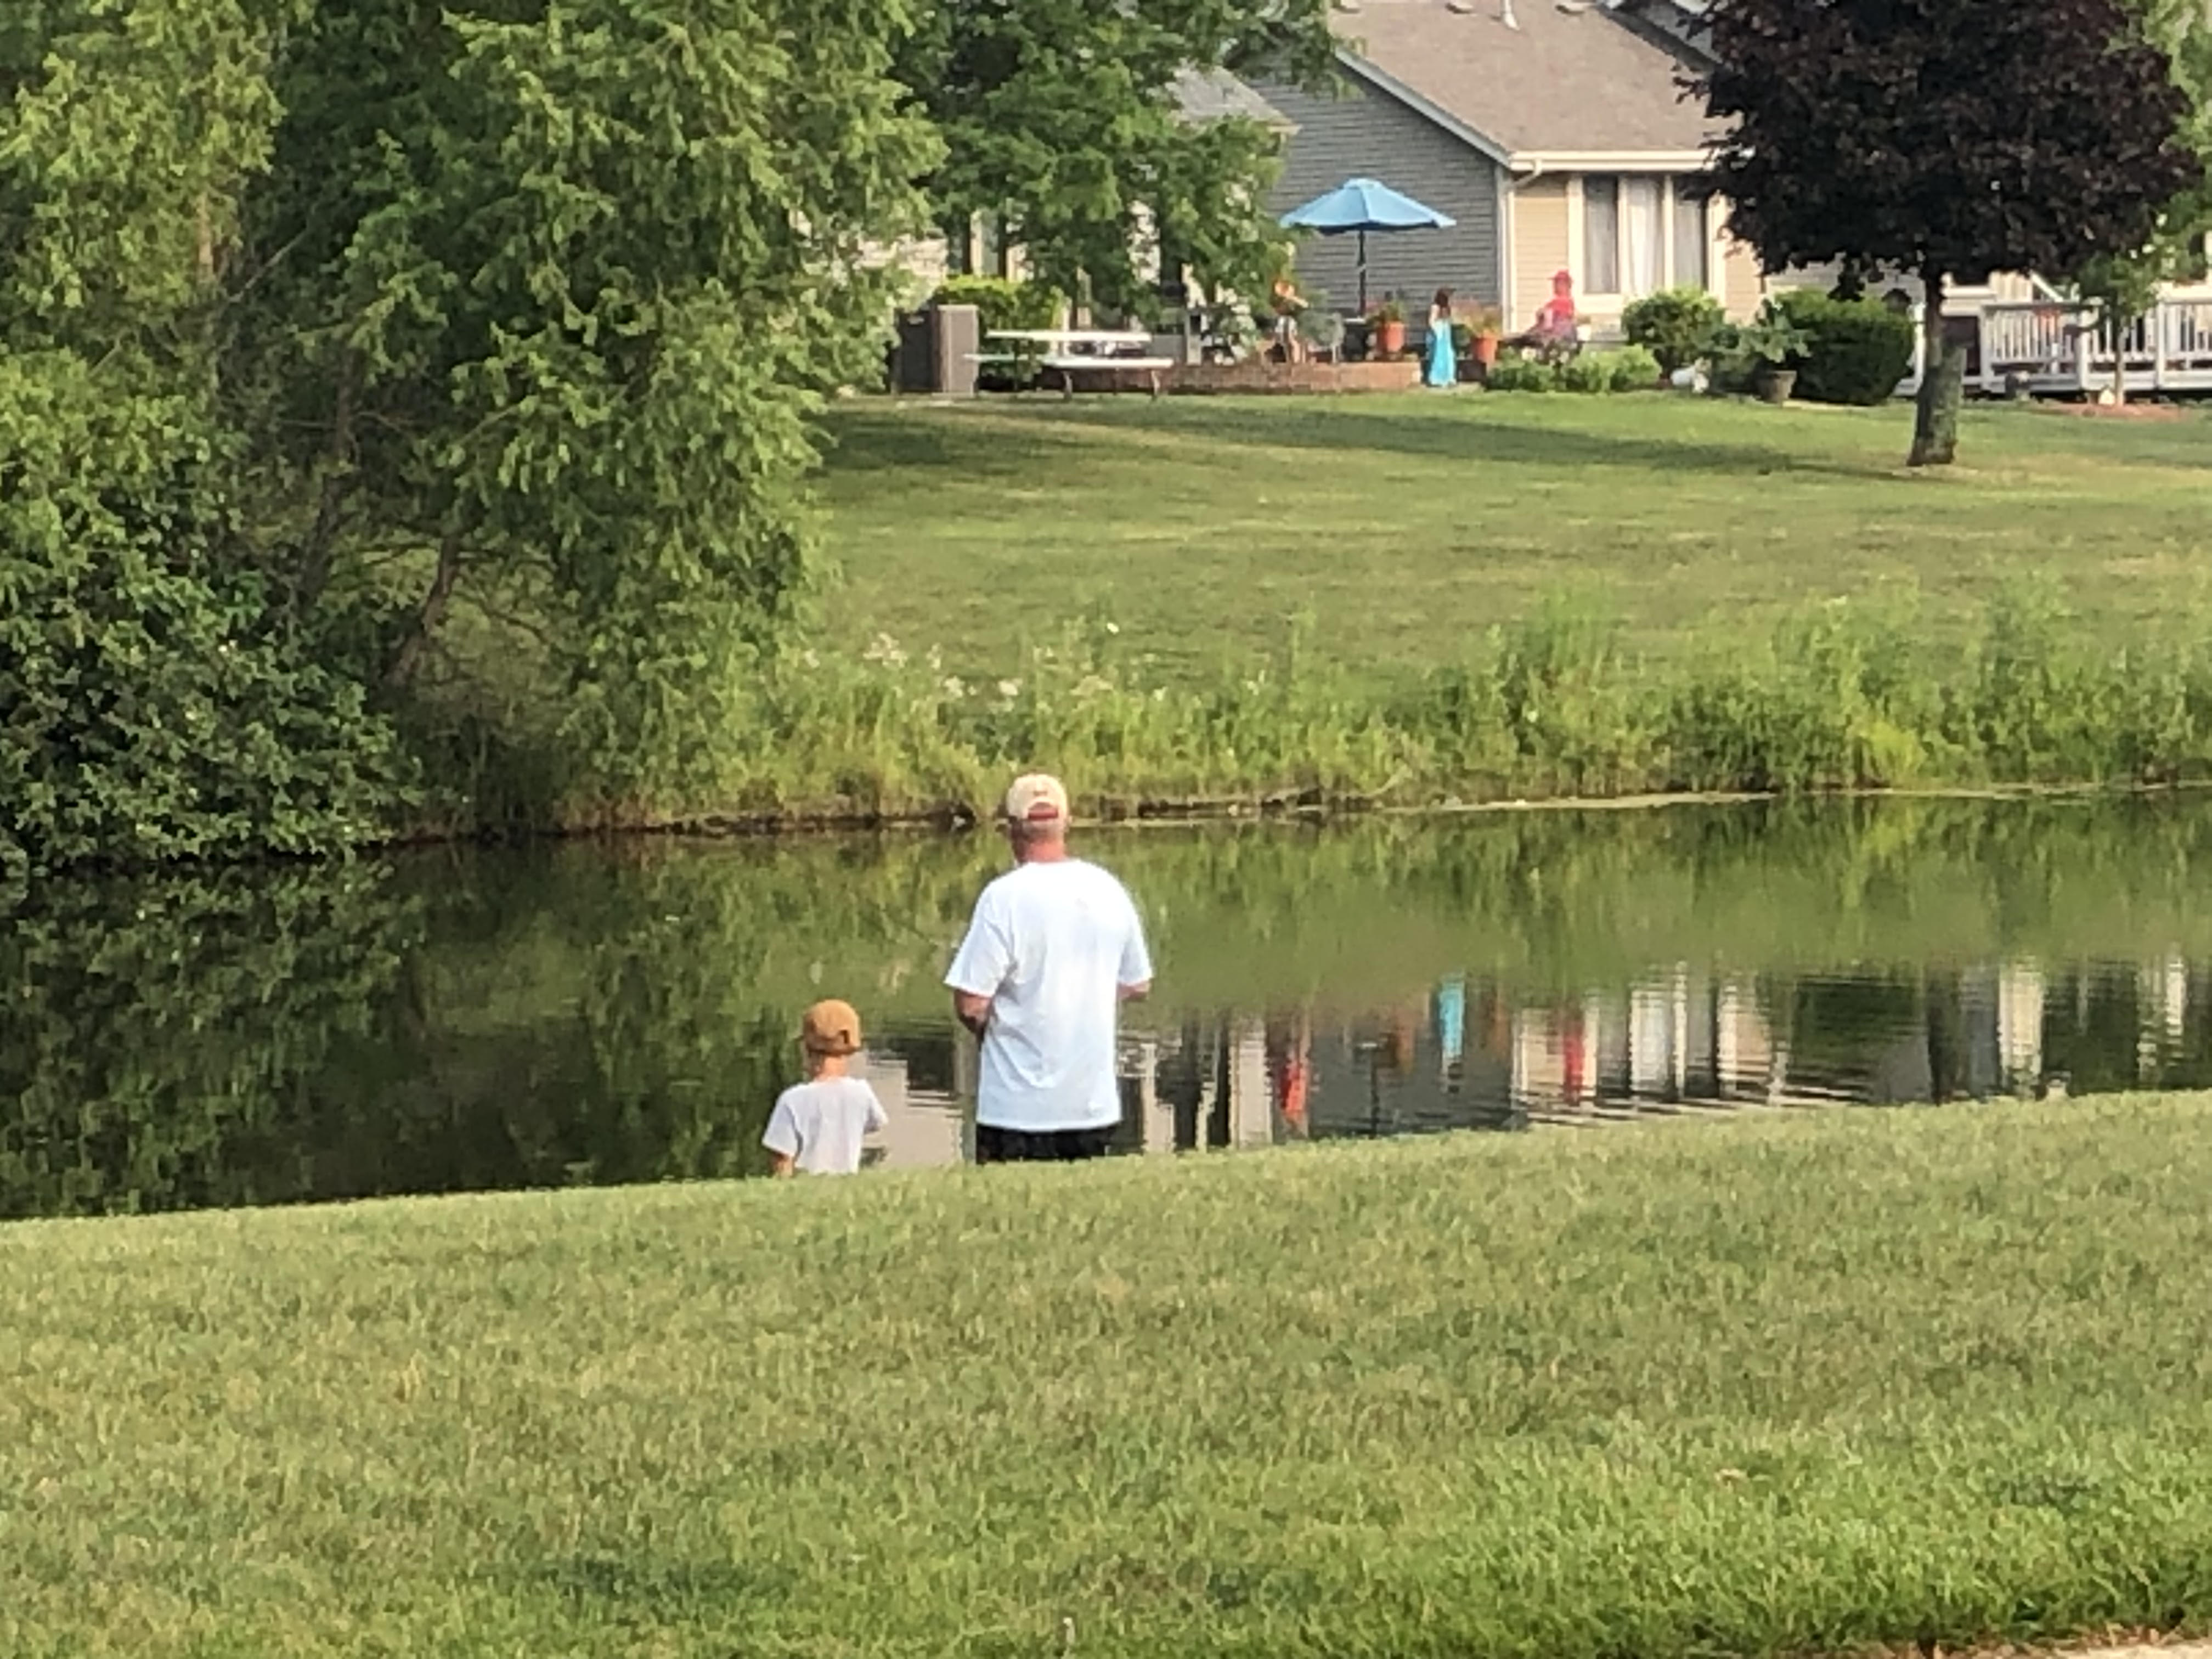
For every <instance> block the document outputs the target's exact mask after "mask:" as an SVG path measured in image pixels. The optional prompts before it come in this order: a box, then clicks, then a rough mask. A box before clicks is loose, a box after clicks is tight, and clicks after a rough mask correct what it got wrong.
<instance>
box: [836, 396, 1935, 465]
mask: <svg viewBox="0 0 2212 1659" xmlns="http://www.w3.org/2000/svg"><path fill="white" fill-rule="evenodd" d="M1467 402H1468V403H1469V404H1472V403H1473V402H1474V399H1472V398H1469V399H1468V400H1467ZM917 416H921V418H917ZM932 416H934V418H932ZM979 416H980V418H979ZM831 430H832V432H833V433H834V434H835V436H836V444H835V447H834V449H833V451H832V454H831V459H830V465H831V466H832V467H833V468H834V469H835V470H836V471H841V472H845V473H864V472H877V471H892V470H927V469H932V468H949V469H952V470H955V471H959V472H960V473H962V474H964V475H967V476H969V477H980V478H994V479H1006V480H1013V479H1021V478H1025V479H1028V480H1030V481H1031V482H1034V481H1035V479H1036V476H1037V473H1038V470H1039V468H1040V466H1041V465H1048V464H1049V463H1050V462H1051V461H1052V460H1054V459H1060V456H1059V455H1058V454H1057V453H1056V452H1060V451H1064V450H1066V449H1067V448H1068V447H1071V446H1078V445H1080V444H1082V443H1083V442H1084V441H1085V440H1086V439H1089V438H1091V437H1093V436H1095V435H1104V434H1110V433H1121V432H1127V433H1129V434H1131V435H1140V436H1143V437H1146V438H1152V439H1156V440H1157V439H1165V440H1169V441H1174V440H1176V439H1188V440H1190V441H1194V442H1201V443H1208V444H1226V445H1233V446H1237V447H1245V448H1250V449H1255V450H1274V451H1279V452H1289V451H1322V452H1329V453H1340V454H1341V453H1351V452H1355V451H1356V452H1360V453H1365V454H1369V455H1402V456H1408V457H1413V458H1416V459H1437V460H1455V461H1468V462H1474V461H1486V462H1491V463H1493V464H1503V465H1509V466H1528V467H1532V468H1541V469H1547V470H1552V471H1573V470H1576V469H1578V468H1585V467H1606V468H1618V469H1623V470H1627V471H1639V472H1648V471H1655V470H1656V471H1668V472H1680V471H1697V472H1705V473H1711V474H1715V475H1735V476H1743V477H1766V476H1770V475H1771V474H1774V473H1777V472H1800V473H1812V474H1819V475H1824V476H1827V477H1839V478H1851V479H1857V480H1865V479H1870V478H1881V477H1889V476H1891V475H1892V474H1893V472H1894V471H1895V468H1894V467H1893V466H1892V465H1888V464H1887V463H1885V462H1882V461H1879V460H1875V459H1857V460H1854V459H1850V458H1837V457H1832V456H1826V455H1817V454H1815V455H1808V454H1804V453H1793V452H1792V451H1790V450H1788V449H1784V448H1779V447H1772V446H1769V445H1765V444H1751V443H1729V442H1721V441H1713V440H1711V439H1693V438H1692V439H1685V438H1676V437H1670V436H1668V435H1665V434H1664V433H1648V432H1638V433H1604V432H1592V431H1588V430H1576V429H1560V428H1536V427H1528V426H1523V425H1521V424H1519V423H1517V422H1509V421H1503V420H1498V419H1496V418H1486V416H1483V415H1482V414H1481V413H1480V411H1479V410H1476V409H1474V408H1468V407H1464V406H1455V407H1454V408H1453V409H1451V410H1449V412H1447V411H1444V410H1437V411H1435V412H1434V413H1432V414H1431V413H1428V412H1426V411H1424V413H1423V414H1422V415H1421V416H1412V415H1409V414H1407V413H1405V412H1386V411H1381V410H1363V409H1356V408H1352V407H1349V406H1347V404H1346V403H1345V402H1339V401H1331V402H1328V403H1321V402H1315V403H1311V404H1284V405H1270V406H1267V407H1254V406H1249V405H1224V404H1219V403H1217V402H1214V401H1212V400H1210V399H1197V398H1194V399H1188V400H1182V401H1170V402H1168V403H1165V404H1158V405H1153V404H1142V405H1141V406H1139V405H1136V404H1108V403H1100V402H1082V403H1076V404H1057V403H1045V402H1042V401H1027V402H1024V403H1021V404H1001V405H999V406H997V407H993V406H992V405H990V404H983V405H980V406H979V405H971V406H969V408H968V409H966V410H961V411H957V412H948V411H935V410H933V411H927V412H924V411H921V410H895V409H891V408H881V409H871V410H861V411H852V412H848V413H845V414H842V415H841V416H840V417H839V418H838V419H837V420H836V422H834V423H833V425H832V427H831ZM1899 459H1900V460H1901V459H1902V455H1901V453H1900V455H1899Z"/></svg>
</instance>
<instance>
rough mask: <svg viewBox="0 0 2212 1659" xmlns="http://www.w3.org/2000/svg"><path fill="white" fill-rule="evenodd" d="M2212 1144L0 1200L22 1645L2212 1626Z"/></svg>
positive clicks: (1212, 1645) (1855, 1637)
mask: <svg viewBox="0 0 2212 1659" xmlns="http://www.w3.org/2000/svg"><path fill="white" fill-rule="evenodd" d="M2208 1165H2212V1095H2170V1096H2163V1097H2150V1096H2129V1097H2100V1098H2097V1099H2095V1100H2075V1101H2073V1102H2069V1103H2045V1104H2004V1105H1993V1106H1988V1107H1982V1108H1976V1107H1961V1108H1958V1109H1951V1110H1947V1111H1942V1112H1934V1111H1929V1112H1921V1111H1909V1110H1908V1111H1895V1112H1887V1113H1871V1114H1863V1115H1851V1116H1850V1117H1848V1118H1844V1117H1839V1116H1836V1115H1810V1116H1806V1117H1799V1118H1790V1119H1786V1120H1783V1121H1773V1120H1759V1121H1747V1122H1744V1123H1741V1124H1737V1125H1732V1126H1730V1127H1728V1128H1727V1129H1725V1130H1723V1131H1720V1132H1706V1131H1699V1130H1696V1129H1692V1128H1691V1127H1687V1126H1674V1127H1668V1126H1649V1127H1641V1128H1630V1129H1626V1130H1624V1131H1623V1132H1621V1133H1607V1134H1604V1135H1565V1136H1557V1137H1546V1138H1541V1139H1535V1138H1529V1137H1497V1136H1480V1135H1457V1136H1447V1137H1441V1138H1437V1139H1424V1140H1419V1141H1409V1142H1378V1143H1367V1144H1359V1145H1339V1146H1316V1147H1314V1148H1310V1149H1308V1150H1304V1151H1296V1152H1282V1153H1279V1154H1270V1155H1266V1156H1261V1157H1255V1158H1242V1159H1218V1160H1206V1159H1195V1160H1189V1159H1165V1160H1139V1159H1129V1160H1120V1161H1115V1162H1111V1163H1109V1164H1104V1165H1100V1166H1096V1167H1091V1168H1085V1169H1077V1170H1067V1169H1042V1170H1024V1169H1008V1170H998V1169H987V1170H963V1171H944V1172H919V1171H917V1172H914V1173H911V1174H902V1175H891V1176H876V1177H870V1178H863V1179H860V1180H855V1181H851V1182H822V1183H814V1184H809V1183H806V1182H795V1183H751V1184H747V1183H743V1182H730V1183H696V1184H676V1185H664V1186H652V1187H640V1188H623V1189H607V1190H599V1191H589V1192H569V1193H561V1194H513V1195H506V1196H497V1197H480V1198H470V1197H463V1198H452V1199H426V1200H393V1201H382V1202H375V1203H369V1204H362V1205H355V1206H327V1207H319V1208H318V1207H307V1208H293V1209H280V1210H269V1211H262V1212H223V1213H202V1214H198V1215H193V1216H181V1217H169V1218H128V1219H125V1218H117V1219H109V1220H100V1221H83V1222H34V1223H28V1224H24V1225H6V1226H0V1328H6V1329H7V1330H9V1332H10V1333H11V1334H12V1335H13V1336H14V1338H15V1340H13V1341H12V1342H11V1343H10V1345H9V1351H8V1352H7V1353H6V1354H5V1355H4V1356H0V1376H4V1386H0V1492H8V1493H11V1494H16V1495H17V1496H16V1497H15V1498H11V1499H10V1500H9V1503H10V1507H9V1508H8V1509H0V1553H4V1554H5V1556H6V1559H7V1562H8V1565H9V1577H10V1582H11V1591H10V1595H9V1598H8V1601H7V1603H6V1604H5V1605H4V1607H0V1645H4V1646H5V1647H6V1648H7V1649H8V1650H9V1651H17V1652H28V1653H54V1654H59V1653H64V1652H67V1653H71V1654H87V1655H101V1656H106V1655H115V1654H120V1653H123V1652H131V1653H133V1654H147V1655H153V1656H157V1659H184V1656H186V1655H190V1654H198V1653H206V1652H213V1651H217V1650H222V1651H240V1652H258V1651H275V1650H282V1651H285V1652H287V1653H290V1654H293V1655H295V1656H300V1659H325V1656H329V1659H335V1656H337V1655H340V1654H350V1653H355V1652H358V1651H361V1650H362V1649H363V1647H364V1646H365V1645H376V1646H380V1647H384V1648H388V1649H390V1650H393V1651H430V1650H439V1651H450V1652H454V1653H457V1654H458V1653H465V1652H477V1651H492V1650H499V1651H519V1650H529V1651H542V1652H549V1653H551V1652H562V1653H583V1652H592V1651H604V1650H611V1649H614V1648H628V1649H641V1648H650V1649H651V1650H653V1651H654V1652H656V1653H659V1654H665V1655H668V1656H671V1659H704V1656H707V1655H710V1654H721V1653H726V1652H728V1651H731V1650H744V1651H753V1652H763V1653H797V1652H823V1651H830V1650H836V1651H839V1652H844V1653H850V1654H854V1655H858V1656H883V1659H891V1656H898V1659H907V1656H916V1659H919V1656H922V1655H938V1654H945V1653H949V1652H960V1653H963V1654H967V1653H977V1654H987V1655H994V1656H1006V1659H1012V1656H1015V1655H1018V1654H1034V1653H1036V1652H1044V1651H1051V1650H1053V1649H1054V1643H1055V1642H1056V1641H1057V1640H1058V1638H1059V1634H1060V1631H1061V1628H1062V1625H1063V1621H1072V1622H1073V1625H1074V1626H1075V1628H1076V1630H1077V1632H1078V1640H1079V1650H1083V1651H1089V1652H1094V1653H1098V1654H1104V1655H1113V1656H1125V1655H1127V1656H1144V1659H1151V1656H1159V1659H1167V1656H1170V1655H1182V1654H1187V1653H1190V1652H1194V1651H1200V1650H1202V1651H1205V1652H1207V1653H1209V1654H1225V1655H1232V1656H1249V1659H1261V1656H1267V1659H1279V1656H1283V1655H1307V1654H1310V1655H1319V1654H1322V1653H1329V1654H1350V1653H1358V1654H1364V1655H1370V1656H1376V1659H1391V1656H1398V1655H1413V1654H1438V1653H1480V1654H1487V1655H1498V1656H1512V1659H1614V1656H1618V1655H1620V1654H1623V1653H1634V1654H1637V1655H1638V1656H1644V1659H1693V1656H1710V1655H1713V1654H1726V1655H1741V1656H1747V1659H1784V1656H1790V1659H1796V1656H1804V1655H1808V1654H1847V1653H1863V1652H1867V1651H1869V1650H1902V1649H1904V1648H1905V1647H1907V1646H1917V1649H1918V1650H1920V1651H1921V1652H1923V1653H1926V1652H1929V1651H1931V1650H1934V1649H1936V1648H1939V1647H1940V1648H1942V1649H1946V1650H1957V1651H1967V1650H1975V1649H1978V1648H1984V1647H1987V1646H1990V1645H1991V1644H2022V1645H2049V1644H2068V1643H2072V1642H2075V1641H2077V1640H2079V1639H2081V1638H2087V1637H2093V1636H2103V1637H2105V1638H2106V1639H2108V1640H2109V1639H2110V1636H2111V1634H2112V1633H2113V1632H2147V1631H2151V1630H2158V1631H2174V1632H2179V1631H2188V1630H2202V1629H2203V1628H2205V1626H2206V1625H2207V1623H2208V1621H2212V1571H2208V1561H2207V1556H2206V1553H2205V1543H2204V1541H2205V1540H2206V1539H2207V1538H2208V1537H2212V1355H2208V1354H2207V1352H2206V1350H2205V1346H2204V1344H2203V1341H2202V1340H2201V1339H2202V1333H2201V1329H2199V1328H2197V1326H2196V1324H2195V1323H2194V1322H2191V1320H2189V1319H2187V1318H2186V1317H2183V1318H2171V1317H2169V1318H2153V1317H2145V1316H2143V1305H2144V1304H2143V1297H2146V1296H2154V1297H2156V1298H2157V1299H2158V1301H2159V1303H2160V1305H2162V1306H2165V1307H2166V1308H2169V1309H2173V1310H2186V1309H2189V1308H2192V1307H2196V1308H2202V1307H2207V1306H2212V1216H2208V1215H2207V1213H2206V1212H2205V1210H2204V1207H2203V1203H2202V1178H2201V1172H2202V1170H2203V1169H2204V1168H2206V1167H2208ZM126 1537H127V1539H128V1541H129V1547H122V1545H121V1544H120V1543H118V1540H121V1539H125V1538H126ZM88 1563H97V1565H98V1571H99V1574H100V1582H101V1583H102V1585H103V1593H102V1595H100V1596H98V1597H88V1596H86V1595H84V1594H83V1585H84V1583H85V1575H86V1572H87V1571H88V1566H87V1564H88Z"/></svg>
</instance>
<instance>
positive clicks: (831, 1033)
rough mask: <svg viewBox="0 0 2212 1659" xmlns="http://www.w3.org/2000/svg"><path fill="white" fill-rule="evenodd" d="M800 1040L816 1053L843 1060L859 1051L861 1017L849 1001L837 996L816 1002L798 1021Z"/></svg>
mask: <svg viewBox="0 0 2212 1659" xmlns="http://www.w3.org/2000/svg"><path fill="white" fill-rule="evenodd" d="M799 1041H800V1042H803V1043H805V1045H806V1051H807V1053H809V1054H827V1055H829V1056H830V1057H831V1058H832V1059H837V1060H842V1059H843V1058H844V1057H845V1056H847V1055H848V1054H859V1053H860V1015H859V1014H857V1013H855V1012H854V1011H853V1005H852V1004H851V1003H849V1002H840V1001H838V1000H836V998H835V997H832V998H830V999H829V1000H827V1001H823V1002H817V1003H816V1004H815V1005H814V1006H812V1007H811V1008H809V1009H808V1010H807V1011H806V1016H805V1018H804V1019H802V1020H801V1021H800V1022H799Z"/></svg>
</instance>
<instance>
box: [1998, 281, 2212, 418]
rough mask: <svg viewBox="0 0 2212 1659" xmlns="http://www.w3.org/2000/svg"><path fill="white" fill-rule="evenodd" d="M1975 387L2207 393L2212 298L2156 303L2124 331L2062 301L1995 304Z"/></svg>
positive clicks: (2211, 386)
mask: <svg viewBox="0 0 2212 1659" xmlns="http://www.w3.org/2000/svg"><path fill="white" fill-rule="evenodd" d="M1980 358H1981V364H1980V372H1979V374H1978V377H1977V385H1978V387H1979V389H1980V390H1982V391H1984V392H1990V393H1991V394H1993V395H1996V396H2002V395H2004V394H2006V393H2008V392H2012V391H2015V390H2024V391H2027V392H2031V393H2039V394H2042V395H2044V396H2046V397H2048V396H2053V395H2068V396H2094V395H2096V394H2097V393H2099V392H2103V391H2105V390H2106V389H2107V388H2109V387H2111V386H2112V385H2114V384H2115V381H2116V379H2117V378H2118V376H2120V375H2122V374H2124V376H2125V384H2126V386H2127V390H2128V391H2129V392H2212V300H2161V301H2159V302H2158V304H2157V305H2156V306H2154V307H2153V308H2152V309H2151V311H2150V313H2148V315H2146V316H2143V317H2140V318H2138V319H2136V321H2135V322H2134V323H2132V324H2130V325H2129V326H2128V327H2126V328H2124V329H2121V330H2118V331H2113V330H2110V329H2106V328H2105V327H2103V326H2102V325H2100V323H2099V322H2098V320H2097V317H2096V313H2094V312H2093V311H2092V310H2090V309H2088V308H2087V307H2079V306H2069V305H2066V304H2063V303H2055V302H2054V303H2038V304H2026V305H2022V304H2000V305H1991V306H1987V307H1984V308H1983V311H1982V313H1981V353H1980Z"/></svg>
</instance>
